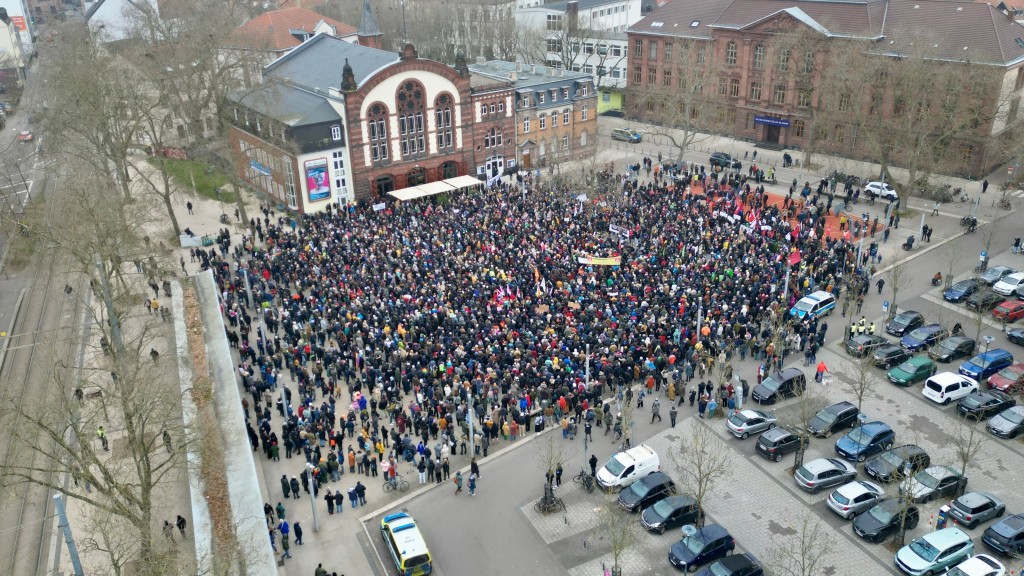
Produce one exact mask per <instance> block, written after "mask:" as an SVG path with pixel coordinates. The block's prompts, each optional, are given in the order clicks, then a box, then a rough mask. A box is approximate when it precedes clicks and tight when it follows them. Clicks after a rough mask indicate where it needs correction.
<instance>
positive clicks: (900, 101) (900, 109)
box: [892, 94, 907, 116]
mask: <svg viewBox="0 0 1024 576" xmlns="http://www.w3.org/2000/svg"><path fill="white" fill-rule="evenodd" d="M906 111H907V99H906V98H905V97H904V96H902V95H900V94H897V95H896V96H895V97H894V98H893V99H892V115H893V116H902V115H903V113H904V112H906Z"/></svg>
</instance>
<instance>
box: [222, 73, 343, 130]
mask: <svg viewBox="0 0 1024 576" xmlns="http://www.w3.org/2000/svg"><path fill="white" fill-rule="evenodd" d="M228 99H229V100H231V101H232V102H236V103H238V104H240V105H242V106H245V107H246V108H249V109H250V110H253V111H255V112H257V113H259V114H262V115H264V116H266V117H268V118H273V119H274V120H277V121H279V122H281V123H282V124H285V125H287V126H291V127H296V126H306V125H310V124H322V123H324V122H332V121H340V120H341V117H340V116H339V115H338V112H337V111H336V110H335V109H334V108H333V107H332V106H331V105H330V104H329V103H328V101H327V100H326V99H325V98H324V97H323V96H321V95H319V94H314V93H312V92H309V91H307V90H303V89H301V88H296V87H294V86H288V85H286V84H282V83H280V82H265V83H263V84H260V85H259V86H257V87H256V88H255V89H253V90H245V91H241V92H236V93H234V94H231V95H230V96H228Z"/></svg>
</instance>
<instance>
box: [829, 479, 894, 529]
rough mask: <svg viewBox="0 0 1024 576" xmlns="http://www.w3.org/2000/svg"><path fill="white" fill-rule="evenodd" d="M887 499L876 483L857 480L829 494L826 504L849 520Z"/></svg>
mask: <svg viewBox="0 0 1024 576" xmlns="http://www.w3.org/2000/svg"><path fill="white" fill-rule="evenodd" d="M884 497H885V491H884V490H882V487H881V486H879V485H878V484H875V483H874V482H867V481H865V480H857V481H854V482H850V483H849V484H844V485H842V486H840V487H839V488H837V489H836V490H835V491H834V492H832V493H831V494H829V496H828V500H827V501H826V503H827V504H828V507H829V508H831V509H832V511H833V512H835V513H836V514H839V515H840V516H842V517H843V518H844V519H846V520H849V519H850V518H853V517H854V516H856V515H858V514H860V513H861V512H864V511H865V510H867V509H869V508H871V507H872V506H874V505H875V504H878V503H879V502H880V501H881V500H882V498H884Z"/></svg>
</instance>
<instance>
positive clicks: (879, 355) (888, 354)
mask: <svg viewBox="0 0 1024 576" xmlns="http://www.w3.org/2000/svg"><path fill="white" fill-rule="evenodd" d="M911 356H913V355H912V354H911V353H910V352H907V351H906V350H904V349H903V347H902V346H900V345H899V344H883V345H882V346H879V347H878V348H875V352H874V353H873V354H872V355H871V361H872V363H873V364H874V365H875V366H878V367H879V368H884V369H886V370H888V369H889V368H892V367H893V366H898V365H899V364H900V363H901V362H903V361H904V360H907V359H908V358H910V357H911Z"/></svg>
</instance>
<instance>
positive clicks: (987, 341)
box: [981, 334, 996, 354]
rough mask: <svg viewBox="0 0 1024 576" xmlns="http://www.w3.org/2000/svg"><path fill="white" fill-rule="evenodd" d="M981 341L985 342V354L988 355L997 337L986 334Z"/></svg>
mask: <svg viewBox="0 0 1024 576" xmlns="http://www.w3.org/2000/svg"><path fill="white" fill-rule="evenodd" d="M981 339H982V340H984V341H985V354H988V347H989V346H991V345H992V342H994V341H995V339H996V338H995V336H989V335H988V334H986V335H984V336H982V337H981Z"/></svg>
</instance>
